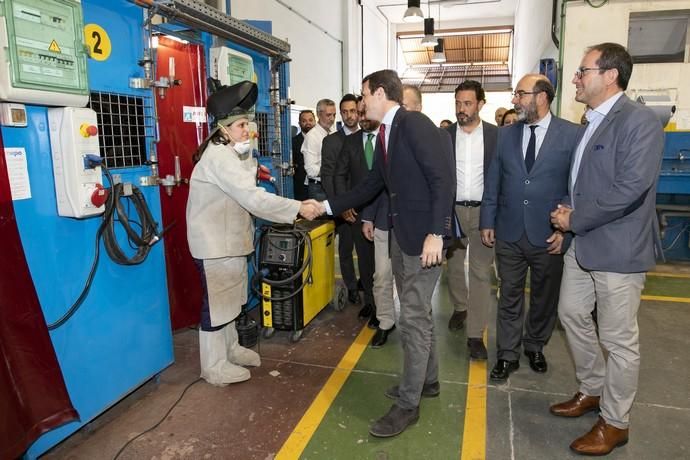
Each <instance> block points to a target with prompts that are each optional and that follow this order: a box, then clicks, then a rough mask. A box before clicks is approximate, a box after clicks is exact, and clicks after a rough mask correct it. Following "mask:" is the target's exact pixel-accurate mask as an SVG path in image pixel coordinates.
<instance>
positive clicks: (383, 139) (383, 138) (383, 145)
mask: <svg viewBox="0 0 690 460" xmlns="http://www.w3.org/2000/svg"><path fill="white" fill-rule="evenodd" d="M379 141H380V142H381V148H382V149H383V160H384V161H385V160H387V154H386V125H384V124H383V123H381V126H379Z"/></svg>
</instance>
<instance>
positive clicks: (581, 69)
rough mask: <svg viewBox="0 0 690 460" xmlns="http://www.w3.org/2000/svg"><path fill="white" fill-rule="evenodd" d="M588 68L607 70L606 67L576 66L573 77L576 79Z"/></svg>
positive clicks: (587, 70) (583, 74)
mask: <svg viewBox="0 0 690 460" xmlns="http://www.w3.org/2000/svg"><path fill="white" fill-rule="evenodd" d="M590 70H609V69H607V68H606V67H578V68H577V70H576V71H575V78H577V79H578V80H579V79H581V78H582V77H584V76H585V74H586V73H587V72H589V71H590Z"/></svg>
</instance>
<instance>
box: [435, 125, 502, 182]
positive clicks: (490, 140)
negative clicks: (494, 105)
mask: <svg viewBox="0 0 690 460" xmlns="http://www.w3.org/2000/svg"><path fill="white" fill-rule="evenodd" d="M446 130H447V131H448V133H449V134H450V140H451V141H452V142H453V161H454V162H453V168H455V151H456V149H455V137H456V136H457V133H458V122H457V121H456V122H455V123H453V124H452V125H450V126H449V127H447V128H446ZM482 132H483V133H484V176H486V173H487V172H488V171H489V165H491V160H492V159H493V157H494V152H495V151H496V137H497V136H498V128H497V127H496V126H494V125H492V124H491V123H487V122H485V121H482Z"/></svg>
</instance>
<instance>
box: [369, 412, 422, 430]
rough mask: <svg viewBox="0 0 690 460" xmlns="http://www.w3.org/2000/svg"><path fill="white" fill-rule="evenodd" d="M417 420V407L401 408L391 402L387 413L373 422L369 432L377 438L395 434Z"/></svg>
mask: <svg viewBox="0 0 690 460" xmlns="http://www.w3.org/2000/svg"><path fill="white" fill-rule="evenodd" d="M417 420H419V407H415V408H414V409H403V408H402V407H400V406H398V405H397V404H393V406H392V407H391V408H390V410H389V411H388V413H387V414H386V415H384V416H383V417H381V418H380V419H378V420H377V421H375V422H374V424H373V425H371V428H369V433H370V434H371V435H372V436H376V437H377V438H390V437H392V436H397V435H399V434H400V433H402V432H403V431H405V429H406V428H407V427H408V426H410V425H412V424H413V423H416V422H417Z"/></svg>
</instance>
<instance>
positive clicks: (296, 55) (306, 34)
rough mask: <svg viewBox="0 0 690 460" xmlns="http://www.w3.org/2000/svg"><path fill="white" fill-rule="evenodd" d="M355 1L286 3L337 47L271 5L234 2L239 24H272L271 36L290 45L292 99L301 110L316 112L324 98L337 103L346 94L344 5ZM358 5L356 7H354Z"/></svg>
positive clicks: (270, 1)
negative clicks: (303, 107)
mask: <svg viewBox="0 0 690 460" xmlns="http://www.w3.org/2000/svg"><path fill="white" fill-rule="evenodd" d="M353 1H354V0H328V1H314V0H285V1H284V3H286V4H288V5H290V7H291V8H292V9H293V10H295V11H296V12H298V13H300V14H301V15H302V16H305V17H306V18H308V19H309V20H310V21H311V22H312V23H313V24H316V25H318V26H320V27H321V28H323V29H325V30H327V31H328V32H329V33H330V34H331V35H333V36H334V37H336V38H337V39H338V40H340V41H342V42H343V47H342V48H343V49H342V50H341V44H340V43H339V42H338V41H336V40H334V39H333V38H331V37H329V36H327V35H326V34H325V33H324V32H323V31H321V30H319V29H318V28H316V27H314V25H312V24H309V22H307V21H306V20H305V19H303V18H302V17H300V16H299V15H297V14H295V13H294V12H293V11H290V10H289V9H288V8H286V7H285V6H283V5H281V4H280V3H278V2H276V1H275V0H232V1H231V5H230V12H231V14H232V16H233V17H234V18H237V19H255V20H264V21H272V23H273V35H274V36H275V37H277V38H280V39H282V40H286V41H287V42H289V43H290V47H291V50H290V58H291V59H292V62H290V97H291V98H292V99H293V100H294V101H295V102H296V103H297V104H298V105H301V106H306V107H315V106H316V102H317V101H318V100H319V99H322V98H329V99H333V100H334V101H336V103H337V101H339V100H340V98H341V97H342V95H343V89H344V90H345V92H347V91H348V90H349V87H348V86H349V82H347V81H346V80H347V79H348V76H347V74H348V69H347V65H346V64H345V63H344V61H345V62H347V61H351V59H352V56H350V55H348V52H347V50H346V49H347V48H348V46H349V44H348V33H349V31H348V28H347V27H348V26H347V14H348V13H347V11H348V10H347V6H348V4H349V3H352V2H353ZM355 3H356V2H355Z"/></svg>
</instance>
